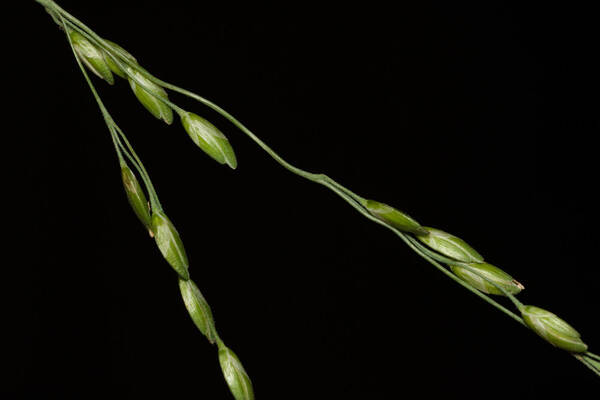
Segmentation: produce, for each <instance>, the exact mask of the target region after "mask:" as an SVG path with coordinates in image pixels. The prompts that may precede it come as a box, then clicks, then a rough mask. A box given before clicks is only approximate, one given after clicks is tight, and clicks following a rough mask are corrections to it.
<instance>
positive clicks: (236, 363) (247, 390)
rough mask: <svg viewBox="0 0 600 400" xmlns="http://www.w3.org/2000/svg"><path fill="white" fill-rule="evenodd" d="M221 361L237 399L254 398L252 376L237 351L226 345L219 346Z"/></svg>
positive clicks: (224, 374) (246, 399) (252, 399)
mask: <svg viewBox="0 0 600 400" xmlns="http://www.w3.org/2000/svg"><path fill="white" fill-rule="evenodd" d="M219 363H220V364H221V370H222V371H223V376H224V377H225V381H227V385H229V390H231V394H233V397H235V400H254V389H253V388H252V382H251V381H250V377H248V374H247V373H246V371H245V370H244V367H243V366H242V363H241V362H240V360H239V358H238V357H237V356H236V355H235V353H234V352H233V351H232V350H231V349H229V348H228V347H226V346H225V345H221V346H219Z"/></svg>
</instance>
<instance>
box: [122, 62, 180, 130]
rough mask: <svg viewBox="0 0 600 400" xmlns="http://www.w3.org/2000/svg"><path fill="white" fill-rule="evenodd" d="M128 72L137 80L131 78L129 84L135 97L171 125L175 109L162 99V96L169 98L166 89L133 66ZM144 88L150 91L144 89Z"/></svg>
mask: <svg viewBox="0 0 600 400" xmlns="http://www.w3.org/2000/svg"><path fill="white" fill-rule="evenodd" d="M127 68H128V67H127ZM128 72H129V73H131V74H132V75H133V76H134V77H135V80H134V79H131V78H129V85H130V86H131V90H133V93H134V94H135V97H137V99H138V100H139V101H140V103H142V105H143V106H144V107H145V108H146V110H148V111H150V113H151V114H152V115H154V116H155V117H156V118H158V119H162V120H163V121H165V122H166V123H167V124H169V125H171V124H172V123H173V110H171V107H169V106H168V105H167V104H165V103H164V102H163V101H161V100H160V99H161V98H162V99H165V100H167V99H168V98H169V95H168V94H167V92H166V90H165V89H163V88H162V87H161V86H158V85H157V84H155V83H154V82H152V81H150V80H149V79H147V78H146V77H145V76H144V75H142V73H140V72H139V71H136V70H134V69H133V68H128ZM136 80H137V81H139V82H140V84H138V83H137V82H136ZM142 86H143V87H142ZM144 88H146V89H147V90H148V91H149V92H148V91H146V90H144Z"/></svg>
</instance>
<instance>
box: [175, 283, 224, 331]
mask: <svg viewBox="0 0 600 400" xmlns="http://www.w3.org/2000/svg"><path fill="white" fill-rule="evenodd" d="M179 290H180V291H181V297H182V298H183V302H184V303H185V308H187V310H188V312H189V313H190V316H191V317H192V320H193V321H194V324H196V326H197V327H198V329H199V330H200V332H202V334H203V335H204V336H206V338H207V339H208V341H209V342H211V343H215V341H216V340H217V330H216V329H215V321H214V319H213V315H212V311H211V310H210V306H209V305H208V303H207V302H206V300H205V299H204V296H202V293H200V290H199V289H198V286H196V284H195V283H194V282H193V281H192V280H191V279H190V280H187V281H186V280H183V279H179Z"/></svg>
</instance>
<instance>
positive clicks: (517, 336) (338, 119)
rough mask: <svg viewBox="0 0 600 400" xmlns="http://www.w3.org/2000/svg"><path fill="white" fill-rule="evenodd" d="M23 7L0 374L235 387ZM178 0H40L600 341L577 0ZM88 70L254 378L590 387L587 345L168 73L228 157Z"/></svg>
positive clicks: (116, 393) (587, 27) (591, 41)
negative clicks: (348, 1)
mask: <svg viewBox="0 0 600 400" xmlns="http://www.w3.org/2000/svg"><path fill="white" fill-rule="evenodd" d="M30 3H31V4H29V9H28V10H26V11H25V12H26V13H27V17H26V18H27V26H28V28H27V29H24V30H23V32H19V35H17V37H18V38H20V39H22V38H26V40H23V42H25V43H26V45H24V46H22V47H21V50H23V51H22V58H20V59H19V60H20V62H19V64H18V65H19V67H18V68H15V70H17V71H18V72H20V74H18V75H17V77H18V78H15V79H14V81H17V82H18V83H19V85H20V87H19V91H17V90H15V91H14V93H15V94H16V97H15V98H16V99H18V100H17V104H19V106H18V108H19V109H20V110H21V111H25V115H23V116H22V117H19V122H20V128H19V129H18V130H17V131H16V132H14V133H13V134H10V135H7V136H10V137H11V138H13V139H17V140H18V141H19V142H18V144H17V145H15V147H14V149H17V150H11V149H10V148H5V149H6V150H8V152H10V153H16V154H17V155H18V160H19V161H18V162H13V163H12V164H11V165H10V166H9V167H8V169H7V170H5V171H6V172H8V175H10V176H11V177H12V178H14V179H13V181H14V182H13V181H11V183H10V186H9V188H10V190H8V191H7V192H6V193H8V194H9V195H8V196H5V197H8V198H9V199H11V200H16V203H17V204H15V205H14V206H12V208H11V209H10V210H5V212H6V214H8V216H9V217H16V218H14V219H15V220H16V222H15V223H11V225H10V230H11V231H12V232H14V234H13V237H15V236H16V237H17V238H19V240H17V241H14V242H16V243H14V242H13V241H11V242H8V243H6V244H5V246H9V247H8V248H7V249H6V251H5V252H6V253H8V254H10V255H13V256H16V258H17V261H16V262H14V263H12V262H7V263H6V264H5V270H6V273H7V274H9V273H14V274H15V278H14V279H13V278H8V275H7V279H5V282H6V283H7V284H8V285H7V286H9V290H8V293H9V294H10V297H9V300H7V301H6V302H5V304H6V305H7V307H6V310H7V312H6V313H5V318H6V319H5V321H6V322H7V323H6V328H5V329H4V332H5V334H7V336H6V337H7V339H6V340H4V344H5V350H8V353H9V356H8V357H4V359H5V362H4V364H5V366H7V367H8V368H7V370H8V373H4V374H3V377H4V378H6V382H5V383H2V387H0V393H1V394H2V396H4V397H2V398H7V399H11V398H24V399H25V398H26V399H29V398H35V399H88V398H90V399H95V398H136V399H137V398H140V399H141V398H154V397H157V398H206V399H227V398H230V397H228V396H229V393H228V389H227V387H226V384H225V382H224V380H223V378H222V376H221V372H220V370H219V367H218V362H217V357H216V349H215V348H214V347H212V346H211V345H209V344H208V343H207V341H206V340H205V339H204V338H203V337H202V335H201V334H200V333H199V332H198V331H197V330H196V328H195V327H194V325H193V324H192V322H191V320H190V319H189V317H188V315H187V312H186V310H185V308H184V306H183V304H182V302H181V299H180V294H179V290H178V287H177V280H176V275H175V273H174V272H173V271H172V270H171V268H170V267H169V266H168V265H167V264H166V262H164V260H162V258H161V256H160V254H159V252H158V250H157V249H156V246H155V244H154V242H153V241H152V240H151V239H149V238H148V235H147V234H146V233H145V232H144V229H143V228H142V227H141V226H140V224H139V223H138V221H137V220H136V218H135V216H134V215H133V213H132V212H131V210H130V208H129V206H128V204H127V201H126V198H125V195H124V193H123V189H122V185H121V183H120V175H119V169H118V163H117V160H116V156H115V154H114V151H113V148H112V144H111V142H110V138H109V134H108V131H107V129H106V127H105V126H104V124H103V122H102V117H101V115H100V112H99V110H98V108H97V106H96V105H95V102H94V99H93V98H92V96H91V93H90V91H89V89H88V88H87V86H86V84H85V82H84V80H83V78H82V76H81V74H80V73H79V71H78V68H77V66H76V64H75V61H74V59H73V58H72V56H71V54H70V49H69V47H68V44H67V42H66V41H65V39H64V36H62V33H61V32H60V31H59V30H58V29H56V27H55V26H54V24H53V23H52V21H51V19H50V18H49V17H48V16H47V15H46V14H45V13H44V11H43V10H42V8H41V7H39V6H38V5H37V4H35V3H34V2H30ZM191 3H192V2H188V1H178V0H172V1H169V2H157V3H152V2H146V1H129V2H123V1H116V0H115V1H113V0H107V1H103V2H89V3H88V2H80V1H66V0H64V1H61V2H60V4H61V5H62V6H63V7H64V8H65V9H67V10H69V11H71V12H72V13H73V14H74V15H76V16H78V17H80V18H81V19H82V20H83V21H84V22H85V23H86V24H88V25H89V26H90V27H92V29H94V30H95V31H96V32H97V33H99V34H100V35H102V36H104V37H106V38H108V39H111V40H114V41H116V42H118V43H119V44H121V45H122V46H123V47H125V48H126V49H128V50H129V51H130V52H131V53H133V54H134V55H135V56H136V57H137V58H138V61H140V63H141V64H142V65H143V66H145V67H146V68H147V69H149V70H150V71H151V72H152V73H153V74H155V75H157V76H159V77H161V78H162V79H164V80H166V81H170V82H173V83H175V84H179V85H181V86H184V87H186V88H189V89H191V90H193V91H196V92H198V93H199V94H201V95H203V96H205V97H207V98H209V99H211V100H213V101H215V102H216V103H217V104H219V105H221V106H222V107H224V108H225V109H227V110H229V111H230V112H231V113H233V114H234V115H235V116H236V117H237V118H239V119H240V120H241V121H243V122H244V124H246V125H247V126H248V127H249V128H250V129H252V130H253V131H255V132H256V133H257V134H258V135H259V136H260V137H261V138H262V139H263V140H265V141H266V142H267V143H268V144H269V145H271V146H272V147H273V148H274V149H275V150H276V151H278V152H279V153H280V154H281V155H282V156H283V157H284V158H286V159H287V160H288V161H290V162H292V163H293V164H295V165H297V166H299V167H301V168H305V169H308V170H310V171H313V172H325V173H327V174H328V175H329V176H331V177H333V178H335V179H336V180H338V181H340V182H341V183H343V184H345V185H347V186H348V187H350V188H351V189H353V190H355V191H356V192H357V193H359V194H361V195H363V196H365V197H370V198H375V199H378V200H381V201H384V202H387V203H389V204H392V205H394V206H396V207H399V208H401V209H404V210H406V211H408V212H409V213H410V214H411V215H412V216H414V217H415V218H416V219H418V220H419V221H420V222H422V223H424V224H425V225H429V226H435V227H438V228H441V229H443V230H446V231H449V232H451V233H454V234H456V235H458V236H460V237H462V238H464V239H465V240H467V241H468V242H469V243H470V244H471V245H473V246H474V247H475V248H477V249H478V250H479V251H480V252H481V253H482V254H484V256H485V257H486V258H487V260H488V261H489V262H491V263H493V264H495V265H498V266H500V267H502V268H503V269H505V270H506V271H507V272H509V273H511V274H512V275H513V276H514V277H516V278H517V279H518V280H519V281H521V282H522V283H523V284H524V285H525V286H526V290H525V291H524V292H523V293H522V294H521V295H520V297H521V299H522V301H523V302H525V303H527V304H534V305H538V306H541V307H544V308H547V309H549V310H551V311H553V312H555V313H557V314H558V315H559V316H562V317H564V318H565V319H566V320H567V321H569V322H570V323H571V324H572V325H574V326H575V327H576V328H577V329H578V330H579V331H580V332H581V333H582V336H583V338H584V340H585V341H586V342H587V343H588V344H589V345H590V348H591V350H592V351H595V352H598V351H599V349H600V326H599V324H598V311H597V310H598V305H599V300H598V299H599V298H598V288H599V279H598V278H599V277H600V273H599V272H598V263H597V261H596V260H595V256H596V254H597V244H596V242H597V237H598V233H597V229H596V228H595V225H594V224H593V223H592V222H591V220H592V219H593V218H594V217H595V214H596V212H597V206H596V204H597V198H596V197H595V195H594V194H593V190H594V189H595V186H597V178H596V173H597V167H596V158H597V156H596V151H595V144H594V141H593V139H594V136H596V135H597V131H598V118H597V116H598V102H597V98H598V90H597V89H598V65H597V63H596V62H595V54H594V53H595V52H596V51H597V43H596V38H597V31H596V29H595V26H594V25H595V21H594V20H593V18H591V17H592V15H591V13H590V10H585V9H575V8H569V9H561V8H552V7H551V6H548V5H543V6H533V5H530V6H528V7H523V6H514V5H509V4H505V3H502V2H486V5H481V4H479V5H472V4H469V5H455V4H452V5H450V4H446V5H440V4H433V3H421V2H418V4H410V5H402V4H400V5H399V8H398V9H396V10H392V9H388V8H386V7H383V6H380V5H376V4H373V5H369V4H367V5H362V6H360V7H351V6H348V5H346V6H344V7H342V8H339V9H337V10H335V12H326V11H325V10H323V7H322V5H321V7H309V6H308V5H307V4H305V3H296V4H289V5H288V6H286V7H285V8H284V7H283V6H281V5H280V6H277V7H275V8H268V9H267V8H265V9H257V8H254V9H252V10H246V9H244V10H242V9H239V8H237V6H235V5H234V4H225V5H223V6H222V7H219V8H218V9H217V8H213V7H208V6H207V5H205V4H201V5H200V4H197V3H196V2H193V4H191ZM6 60H7V61H8V59H6ZM10 62H11V63H14V59H11V61H10ZM11 79H12V78H11ZM94 83H95V84H96V85H97V87H98V88H99V91H100V94H101V96H102V98H103V99H104V101H105V103H106V105H107V107H108V109H109V110H110V112H111V113H112V115H113V117H114V118H115V120H116V121H117V122H118V123H119V125H120V126H121V127H122V128H123V129H124V131H125V132H126V133H127V135H128V136H129V138H130V140H131V141H132V142H133V144H134V146H135V148H136V150H137V152H138V154H139V155H140V156H141V158H142V160H143V161H144V163H145V165H146V167H147V168H148V170H149V173H150V175H151V177H152V179H153V181H154V184H155V186H156V187H157V190H158V193H159V196H160V198H161V201H162V203H163V206H164V207H165V211H166V213H167V214H168V215H169V217H170V218H171V220H172V221H173V222H174V223H175V225H176V226H177V228H178V230H179V232H180V234H181V236H182V238H183V240H184V243H185V245H186V249H187V253H188V256H189V258H190V263H191V266H190V271H191V274H192V277H193V278H194V280H195V281H196V282H197V284H198V286H199V287H200V289H201V290H202V292H203V294H204V295H205V297H206V298H207V299H208V301H209V303H210V304H211V306H212V308H213V313H214V314H215V319H216V323H217V328H218V329H219V332H220V334H221V336H222V338H223V339H224V341H225V342H226V343H227V344H228V345H229V346H230V347H231V348H233V349H234V350H235V351H236V352H237V353H238V355H239V356H240V358H241V360H242V362H243V363H244V365H245V367H246V369H247V371H248V372H249V374H250V376H251V377H252V379H253V382H254V385H255V390H256V393H257V398H259V399H308V398H311V399H312V398H317V399H328V398H334V399H338V398H339V399H342V398H343V399H364V398H390V399H396V398H429V397H433V396H439V395H444V397H445V398H463V399H467V398H468V399H479V398H490V397H492V398H493V397H505V398H528V399H531V398H554V397H558V396H559V395H562V394H569V395H570V396H575V397H578V396H582V395H584V394H585V393H588V394H589V393H591V392H589V391H590V390H596V391H597V390H598V389H599V388H600V386H599V385H598V378H597V377H595V376H594V375H593V374H592V373H591V372H590V371H589V370H587V369H586V368H585V367H584V366H583V365H582V364H580V363H579V362H577V361H576V360H575V359H573V358H572V357H570V356H569V355H568V354H566V353H564V352H562V351H560V350H556V349H553V348H552V347H551V346H550V345H548V344H547V343H545V342H543V341H542V340H540V339H539V338H538V337H537V336H535V335H534V334H532V333H531V332H529V331H527V330H525V329H523V327H521V326H519V325H518V324H516V323H515V322H514V321H512V320H510V319H509V318H507V317H506V316H505V315H504V314H502V313H500V312H498V311H497V310H495V309H493V308H492V307H490V306H489V305H488V304H486V303H484V302H483V301H481V300H479V299H478V298H476V297H475V296H474V295H472V294H470V293H468V292H467V291H465V290H464V289H462V288H460V287H459V286H458V285H456V284H455V283H454V282H452V281H450V280H449V279H448V278H446V277H444V276H443V275H442V274H440V273H439V272H438V271H436V270H435V269H434V268H433V267H431V266H430V265H429V264H427V263H425V262H424V261H423V260H421V259H419V258H418V256H416V255H415V254H413V253H412V252H411V251H410V250H409V249H408V248H407V247H406V246H405V245H404V244H403V243H402V242H400V241H399V240H398V239H397V238H396V237H395V236H394V235H392V234H391V233H390V232H388V231H387V230H385V229H383V228H381V227H379V226H376V225H374V224H373V223H371V222H369V221H368V220H366V219H364V218H362V217H361V216H360V215H359V214H357V213H356V212H355V211H354V210H352V209H351V208H350V207H349V206H347V205H346V204H345V203H344V202H343V201H341V200H340V199H338V198H336V196H335V195H334V194H333V193H331V192H328V191H327V190H326V189H325V188H324V187H321V186H318V185H315V184H313V183H310V182H308V181H305V180H303V179H301V178H299V177H297V176H294V175H292V174H290V173H289V172H287V171H286V170H284V169H283V168H281V167H280V166H278V165H277V164H276V163H275V162H273V160H271V159H270V158H269V157H268V156H266V154H265V153H263V152H262V151H261V150H260V149H259V148H258V147H257V146H256V145H255V144H254V143H253V142H251V141H250V140H249V139H248V138H247V137H245V136H244V135H243V134H241V133H240V132H239V131H237V130H236V129H235V128H234V127H233V126H231V125H230V124H229V123H227V122H226V121H225V120H224V119H223V118H222V117H220V116H218V115H217V114H215V113H214V112H211V111H210V110H208V109H206V108H205V107H203V106H201V105H200V104H197V103H194V102H193V101H191V100H189V99H186V98H184V97H182V96H178V95H176V94H172V95H171V99H172V100H173V101H175V102H176V103H177V104H179V105H181V106H182V107H184V108H186V109H188V110H191V111H194V112H196V113H198V114H200V115H203V116H205V117H206V118H208V119H209V120H211V121H212V122H213V123H215V124H216V125H217V126H219V127H220V128H221V130H222V131H223V132H224V133H225V134H226V135H227V136H228V137H229V139H230V141H231V143H232V145H233V146H234V148H235V150H236V154H237V156H238V161H239V167H238V169H237V170H236V171H233V170H230V169H229V168H227V167H224V166H220V165H218V164H217V163H215V162H214V161H212V160H211V159H209V158H208V157H207V156H205V155H204V154H203V153H202V152H201V151H200V150H199V149H198V148H197V147H195V146H194V145H193V143H192V142H191V141H190V139H189V138H188V137H187V135H186V134H185V132H184V131H183V129H182V127H181V126H180V124H179V122H178V121H175V123H173V125H172V126H166V125H165V124H164V123H162V122H159V121H158V120H155V119H154V118H153V117H152V116H151V115H150V114H149V113H148V112H146V110H144V109H143V108H142V107H141V105H139V103H138V102H137V101H136V99H135V98H134V97H133V96H132V95H131V93H130V90H129V88H128V85H127V84H126V83H125V82H123V81H122V80H120V79H118V82H117V84H115V86H114V87H109V86H108V85H106V84H105V83H104V82H102V81H100V80H98V79H94ZM23 88H25V89H23ZM12 92H13V91H11V93H12ZM19 101H21V103H19ZM20 245H21V246H20ZM10 289H12V290H10ZM501 300H503V299H501ZM504 303H507V302H506V301H504ZM507 304H508V303H507ZM3 347H4V346H3ZM11 350H13V351H11ZM13 354H14V356H13ZM591 396H592V398H593V397H594V395H593V394H592V395H591Z"/></svg>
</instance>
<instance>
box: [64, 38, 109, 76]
mask: <svg viewBox="0 0 600 400" xmlns="http://www.w3.org/2000/svg"><path fill="white" fill-rule="evenodd" d="M69 37H70V38H71V42H73V48H74V49H75V52H76V53H77V56H78V57H79V59H80V60H81V62H83V64H84V65H85V66H86V67H88V69H89V70H90V71H92V72H93V73H94V74H96V75H97V76H98V77H100V78H102V79H104V80H105V81H106V82H108V83H109V84H111V85H112V84H114V83H115V78H114V77H113V74H112V72H111V71H110V68H109V67H108V65H107V64H106V59H105V58H104V52H103V51H102V50H101V49H99V48H97V47H96V46H94V45H93V44H92V43H91V42H90V41H89V40H87V39H86V38H85V37H84V36H83V35H81V34H80V33H79V32H77V31H74V30H71V31H70V32H69Z"/></svg>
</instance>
